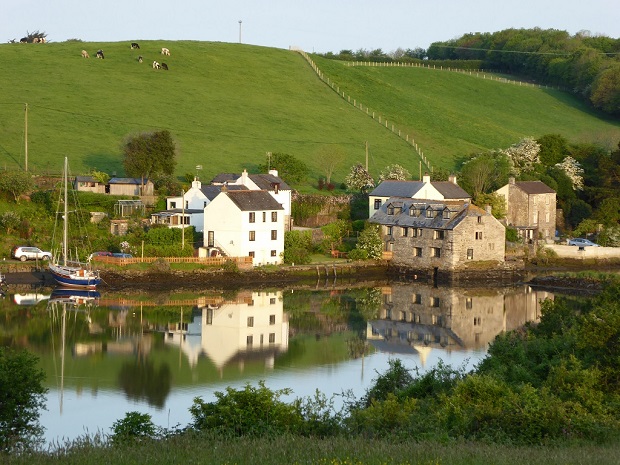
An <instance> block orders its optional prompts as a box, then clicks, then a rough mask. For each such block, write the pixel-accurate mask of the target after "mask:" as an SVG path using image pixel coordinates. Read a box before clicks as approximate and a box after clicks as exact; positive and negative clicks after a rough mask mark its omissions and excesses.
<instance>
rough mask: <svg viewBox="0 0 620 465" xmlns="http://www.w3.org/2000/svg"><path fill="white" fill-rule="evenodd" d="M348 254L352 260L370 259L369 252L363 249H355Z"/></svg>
mask: <svg viewBox="0 0 620 465" xmlns="http://www.w3.org/2000/svg"><path fill="white" fill-rule="evenodd" d="M347 256H348V257H349V258H350V259H351V260H368V252H367V251H366V250H362V249H353V250H351V251H350V252H349V254H348V255H347Z"/></svg>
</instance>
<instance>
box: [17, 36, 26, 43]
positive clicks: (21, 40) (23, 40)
mask: <svg viewBox="0 0 620 465" xmlns="http://www.w3.org/2000/svg"><path fill="white" fill-rule="evenodd" d="M19 43H20V44H27V43H28V37H22V38H21V39H19Z"/></svg>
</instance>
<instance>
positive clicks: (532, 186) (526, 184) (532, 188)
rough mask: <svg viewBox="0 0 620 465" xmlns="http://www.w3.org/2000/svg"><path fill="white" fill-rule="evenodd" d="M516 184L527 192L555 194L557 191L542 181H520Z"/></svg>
mask: <svg viewBox="0 0 620 465" xmlns="http://www.w3.org/2000/svg"><path fill="white" fill-rule="evenodd" d="M515 186H517V187H518V188H519V189H521V190H522V191H523V192H525V193H526V194H555V191H554V190H553V189H551V188H550V187H549V186H547V185H546V184H545V183H544V182H542V181H518V182H515Z"/></svg>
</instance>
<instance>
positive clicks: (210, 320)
mask: <svg viewBox="0 0 620 465" xmlns="http://www.w3.org/2000/svg"><path fill="white" fill-rule="evenodd" d="M207 324H208V325H212V324H213V309H212V308H209V309H207Z"/></svg>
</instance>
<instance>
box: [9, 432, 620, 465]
mask: <svg viewBox="0 0 620 465" xmlns="http://www.w3.org/2000/svg"><path fill="white" fill-rule="evenodd" d="M72 446H73V447H70V448H68V449H63V448H60V449H59V451H58V452H56V453H53V454H36V455H28V456H23V457H15V456H13V457H6V461H3V463H4V464H6V465H22V464H23V465H44V464H51V463H58V461H60V460H62V462H63V463H65V464H75V465H99V464H102V463H105V464H110V465H116V464H118V465H130V464H145V463H148V464H150V465H165V464H179V463H186V464H197V463H200V464H258V463H261V464H322V465H366V464H377V465H379V464H380V465H388V464H424V465H440V464H441V465H448V464H451V465H477V464H480V465H488V464H496V465H517V464H518V465H523V464H529V465H537V464H540V465H554V464H558V465H559V464H563V465H567V464H584V463H595V464H597V465H605V464H617V463H618V457H619V456H620V446H618V445H606V446H595V445H569V446H564V447H563V446H562V445H557V446H549V447H543V446H539V447H516V446H505V445H495V444H485V443H480V442H460V441H448V442H439V441H422V442H419V441H410V440H408V439H406V438H399V439H396V438H393V439H382V440H373V439H362V438H359V439H347V438H341V437H339V438H329V439H309V438H304V437H298V436H282V437H279V438H277V439H271V440H270V439H251V438H239V439H232V440H231V439H227V438H222V437H218V436H209V435H196V436H194V435H191V436H181V437H177V438H172V439H170V440H167V441H162V442H150V441H147V442H144V443H139V444H135V445H132V446H118V447H97V446H96V445H95V444H94V443H93V441H92V440H86V439H82V440H77V441H75V443H74V444H73V445H72Z"/></svg>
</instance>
